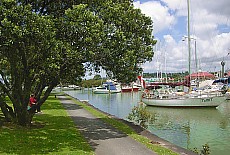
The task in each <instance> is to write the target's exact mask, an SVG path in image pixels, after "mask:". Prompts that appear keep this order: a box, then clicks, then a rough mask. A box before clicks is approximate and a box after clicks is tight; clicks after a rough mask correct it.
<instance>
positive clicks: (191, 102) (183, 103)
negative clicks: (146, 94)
mask: <svg viewBox="0 0 230 155" xmlns="http://www.w3.org/2000/svg"><path fill="white" fill-rule="evenodd" d="M223 101H224V97H203V98H176V99H153V98H142V102H143V103H145V104H146V105H150V106H159V107H217V106H219V105H220V104H221V103H222V102H223Z"/></svg>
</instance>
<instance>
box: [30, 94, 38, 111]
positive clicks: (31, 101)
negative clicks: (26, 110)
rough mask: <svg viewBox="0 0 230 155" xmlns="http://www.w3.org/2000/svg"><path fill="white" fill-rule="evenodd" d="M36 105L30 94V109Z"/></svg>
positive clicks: (32, 95) (33, 97)
mask: <svg viewBox="0 0 230 155" xmlns="http://www.w3.org/2000/svg"><path fill="white" fill-rule="evenodd" d="M36 104H37V100H36V98H35V96H34V94H31V95H30V107H31V108H32V106H34V105H36Z"/></svg>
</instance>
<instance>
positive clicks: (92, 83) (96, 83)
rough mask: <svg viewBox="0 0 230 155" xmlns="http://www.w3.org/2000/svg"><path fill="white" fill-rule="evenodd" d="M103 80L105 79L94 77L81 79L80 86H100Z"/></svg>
mask: <svg viewBox="0 0 230 155" xmlns="http://www.w3.org/2000/svg"><path fill="white" fill-rule="evenodd" d="M105 81H106V80H105V79H104V80H103V79H100V80H94V79H90V80H83V81H82V82H81V86H82V87H85V88H92V87H96V86H100V85H101V84H102V83H103V82H105Z"/></svg>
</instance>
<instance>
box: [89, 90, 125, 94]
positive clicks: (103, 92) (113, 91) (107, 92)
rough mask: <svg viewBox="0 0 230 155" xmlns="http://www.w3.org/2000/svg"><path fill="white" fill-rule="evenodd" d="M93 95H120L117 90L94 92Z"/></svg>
mask: <svg viewBox="0 0 230 155" xmlns="http://www.w3.org/2000/svg"><path fill="white" fill-rule="evenodd" d="M93 92H94V94H112V93H120V92H121V91H119V90H94V91H93Z"/></svg>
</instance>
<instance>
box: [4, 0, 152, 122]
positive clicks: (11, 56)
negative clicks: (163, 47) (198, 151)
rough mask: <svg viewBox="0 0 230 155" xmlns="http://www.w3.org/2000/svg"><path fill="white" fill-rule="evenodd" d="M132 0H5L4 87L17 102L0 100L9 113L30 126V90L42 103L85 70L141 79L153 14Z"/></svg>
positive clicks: (149, 52)
mask: <svg viewBox="0 0 230 155" xmlns="http://www.w3.org/2000/svg"><path fill="white" fill-rule="evenodd" d="M131 2H132V1H128V0H123V1H122V0H120V1H119V2H118V1H112V0H105V1H102V0H97V1H96V0H92V1H87V0H86V1H84V0H82V1H74V0H71V1H69V0H62V1H61V0H58V1H52V0H46V1H42V0H37V1H32V0H17V1H15V0H1V1H0V74H1V80H0V88H1V90H2V92H3V93H4V94H5V95H7V96H8V97H9V99H10V101H11V102H12V104H13V108H11V109H10V106H9V105H8V104H7V103H6V102H5V101H4V100H0V105H1V109H2V111H3V110H4V115H5V117H6V118H7V119H8V120H11V121H14V122H16V123H18V124H20V125H28V124H30V122H31V120H32V118H33V115H34V112H28V111H27V105H28V102H29V95H30V93H35V95H36V97H37V98H38V100H39V102H38V104H39V105H42V104H43V103H44V102H45V100H46V99H47V97H48V96H49V94H50V92H51V91H52V89H53V88H54V87H55V86H57V85H58V84H59V83H60V82H68V81H71V80H73V79H75V80H80V79H81V77H82V76H83V75H84V73H85V70H86V69H93V70H98V69H99V67H102V68H103V69H105V70H106V71H107V72H108V73H110V74H109V75H111V77H113V78H117V79H118V80H120V81H124V80H125V81H132V80H133V79H134V78H136V75H138V74H139V72H140V71H141V67H140V64H141V63H144V62H146V61H148V60H151V58H152V56H153V52H152V45H153V44H154V43H155V41H154V40H153V37H152V34H151V32H152V27H151V24H152V23H151V20H150V18H148V17H145V16H144V15H143V14H141V12H140V10H138V9H134V8H133V5H132V3H131ZM45 87H47V89H45V92H44V93H42V92H43V91H44V88H45ZM2 98H3V99H4V97H2Z"/></svg>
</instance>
